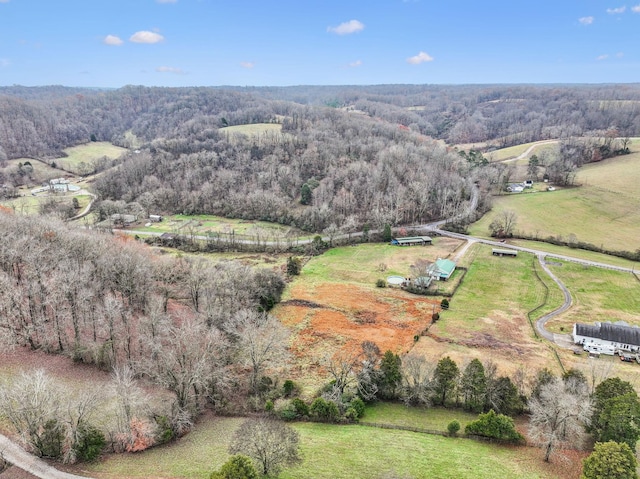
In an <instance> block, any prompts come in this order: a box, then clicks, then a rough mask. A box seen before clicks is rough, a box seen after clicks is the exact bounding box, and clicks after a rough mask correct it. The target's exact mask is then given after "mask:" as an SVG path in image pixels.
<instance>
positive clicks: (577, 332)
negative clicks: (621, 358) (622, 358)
mask: <svg viewBox="0 0 640 479" xmlns="http://www.w3.org/2000/svg"><path fill="white" fill-rule="evenodd" d="M573 342H574V343H576V344H580V345H582V346H583V348H584V350H585V351H589V352H593V353H602V354H611V355H613V354H615V353H616V352H617V351H628V352H632V353H637V352H640V328H637V327H632V326H629V325H628V324H626V323H625V322H623V321H619V322H617V323H615V324H614V323H595V324H578V323H576V324H574V325H573Z"/></svg>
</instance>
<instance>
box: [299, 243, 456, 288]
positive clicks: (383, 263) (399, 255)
mask: <svg viewBox="0 0 640 479" xmlns="http://www.w3.org/2000/svg"><path fill="white" fill-rule="evenodd" d="M457 244H458V242H455V245H457ZM455 245H454V243H451V242H450V240H449V241H447V240H444V239H443V238H434V240H433V245H430V246H412V247H400V246H392V245H389V244H380V243H377V244H373V243H371V244H370V243H364V244H357V245H354V246H342V247H339V248H332V249H330V250H329V251H327V252H325V253H324V254H322V255H321V256H317V257H315V258H312V259H311V260H310V261H309V262H308V263H307V264H306V265H305V267H304V270H303V275H302V277H301V279H304V280H305V281H309V282H310V283H328V282H329V283H339V282H347V283H360V284H370V285H374V284H375V282H376V280H377V279H380V278H382V279H385V278H386V277H387V276H392V275H396V276H403V277H409V276H411V265H413V264H415V262H416V261H418V260H427V261H430V262H432V261H435V260H436V259H438V258H444V257H446V256H447V255H448V254H450V253H451V252H452V251H453V249H454V247H455Z"/></svg>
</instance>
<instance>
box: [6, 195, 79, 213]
mask: <svg viewBox="0 0 640 479" xmlns="http://www.w3.org/2000/svg"><path fill="white" fill-rule="evenodd" d="M72 198H77V199H78V205H79V206H80V208H78V210H77V211H82V210H83V209H84V208H85V207H86V206H87V205H88V204H89V202H90V201H91V196H89V195H73V194H70V193H56V194H55V195H53V196H49V195H47V196H43V195H38V196H31V194H29V195H27V196H20V197H18V198H11V199H9V200H2V201H0V205H3V206H6V207H8V208H11V210H13V212H14V213H18V214H23V215H35V214H39V213H40V205H41V204H42V203H44V202H47V201H54V202H56V203H61V204H68V205H71V204H72V203H71V202H72V201H73V199H72Z"/></svg>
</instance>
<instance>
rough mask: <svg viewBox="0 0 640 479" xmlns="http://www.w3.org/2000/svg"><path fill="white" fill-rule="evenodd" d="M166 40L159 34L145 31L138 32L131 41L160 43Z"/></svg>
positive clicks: (132, 36)
mask: <svg viewBox="0 0 640 479" xmlns="http://www.w3.org/2000/svg"><path fill="white" fill-rule="evenodd" d="M162 40H164V37H163V36H162V35H160V34H159V33H155V32H150V31H148V30H143V31H141V32H136V33H134V34H133V35H131V38H129V41H131V42H133V43H158V42H161V41H162Z"/></svg>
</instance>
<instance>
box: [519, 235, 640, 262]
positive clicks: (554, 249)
mask: <svg viewBox="0 0 640 479" xmlns="http://www.w3.org/2000/svg"><path fill="white" fill-rule="evenodd" d="M507 242H508V243H509V244H513V245H516V246H522V247H524V248H531V249H537V250H541V251H548V252H549V253H555V254H559V255H565V256H572V257H575V258H580V259H586V260H589V261H595V262H597V263H604V264H610V265H613V266H622V267H625V268H640V265H638V263H637V262H635V261H631V260H628V259H624V258H619V257H617V256H611V255H606V254H602V253H596V252H594V251H588V250H584V249H577V248H568V247H566V246H557V245H554V244H551V243H544V242H542V241H529V240H521V239H510V240H508V241H507ZM549 261H554V260H553V259H552V258H549Z"/></svg>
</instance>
